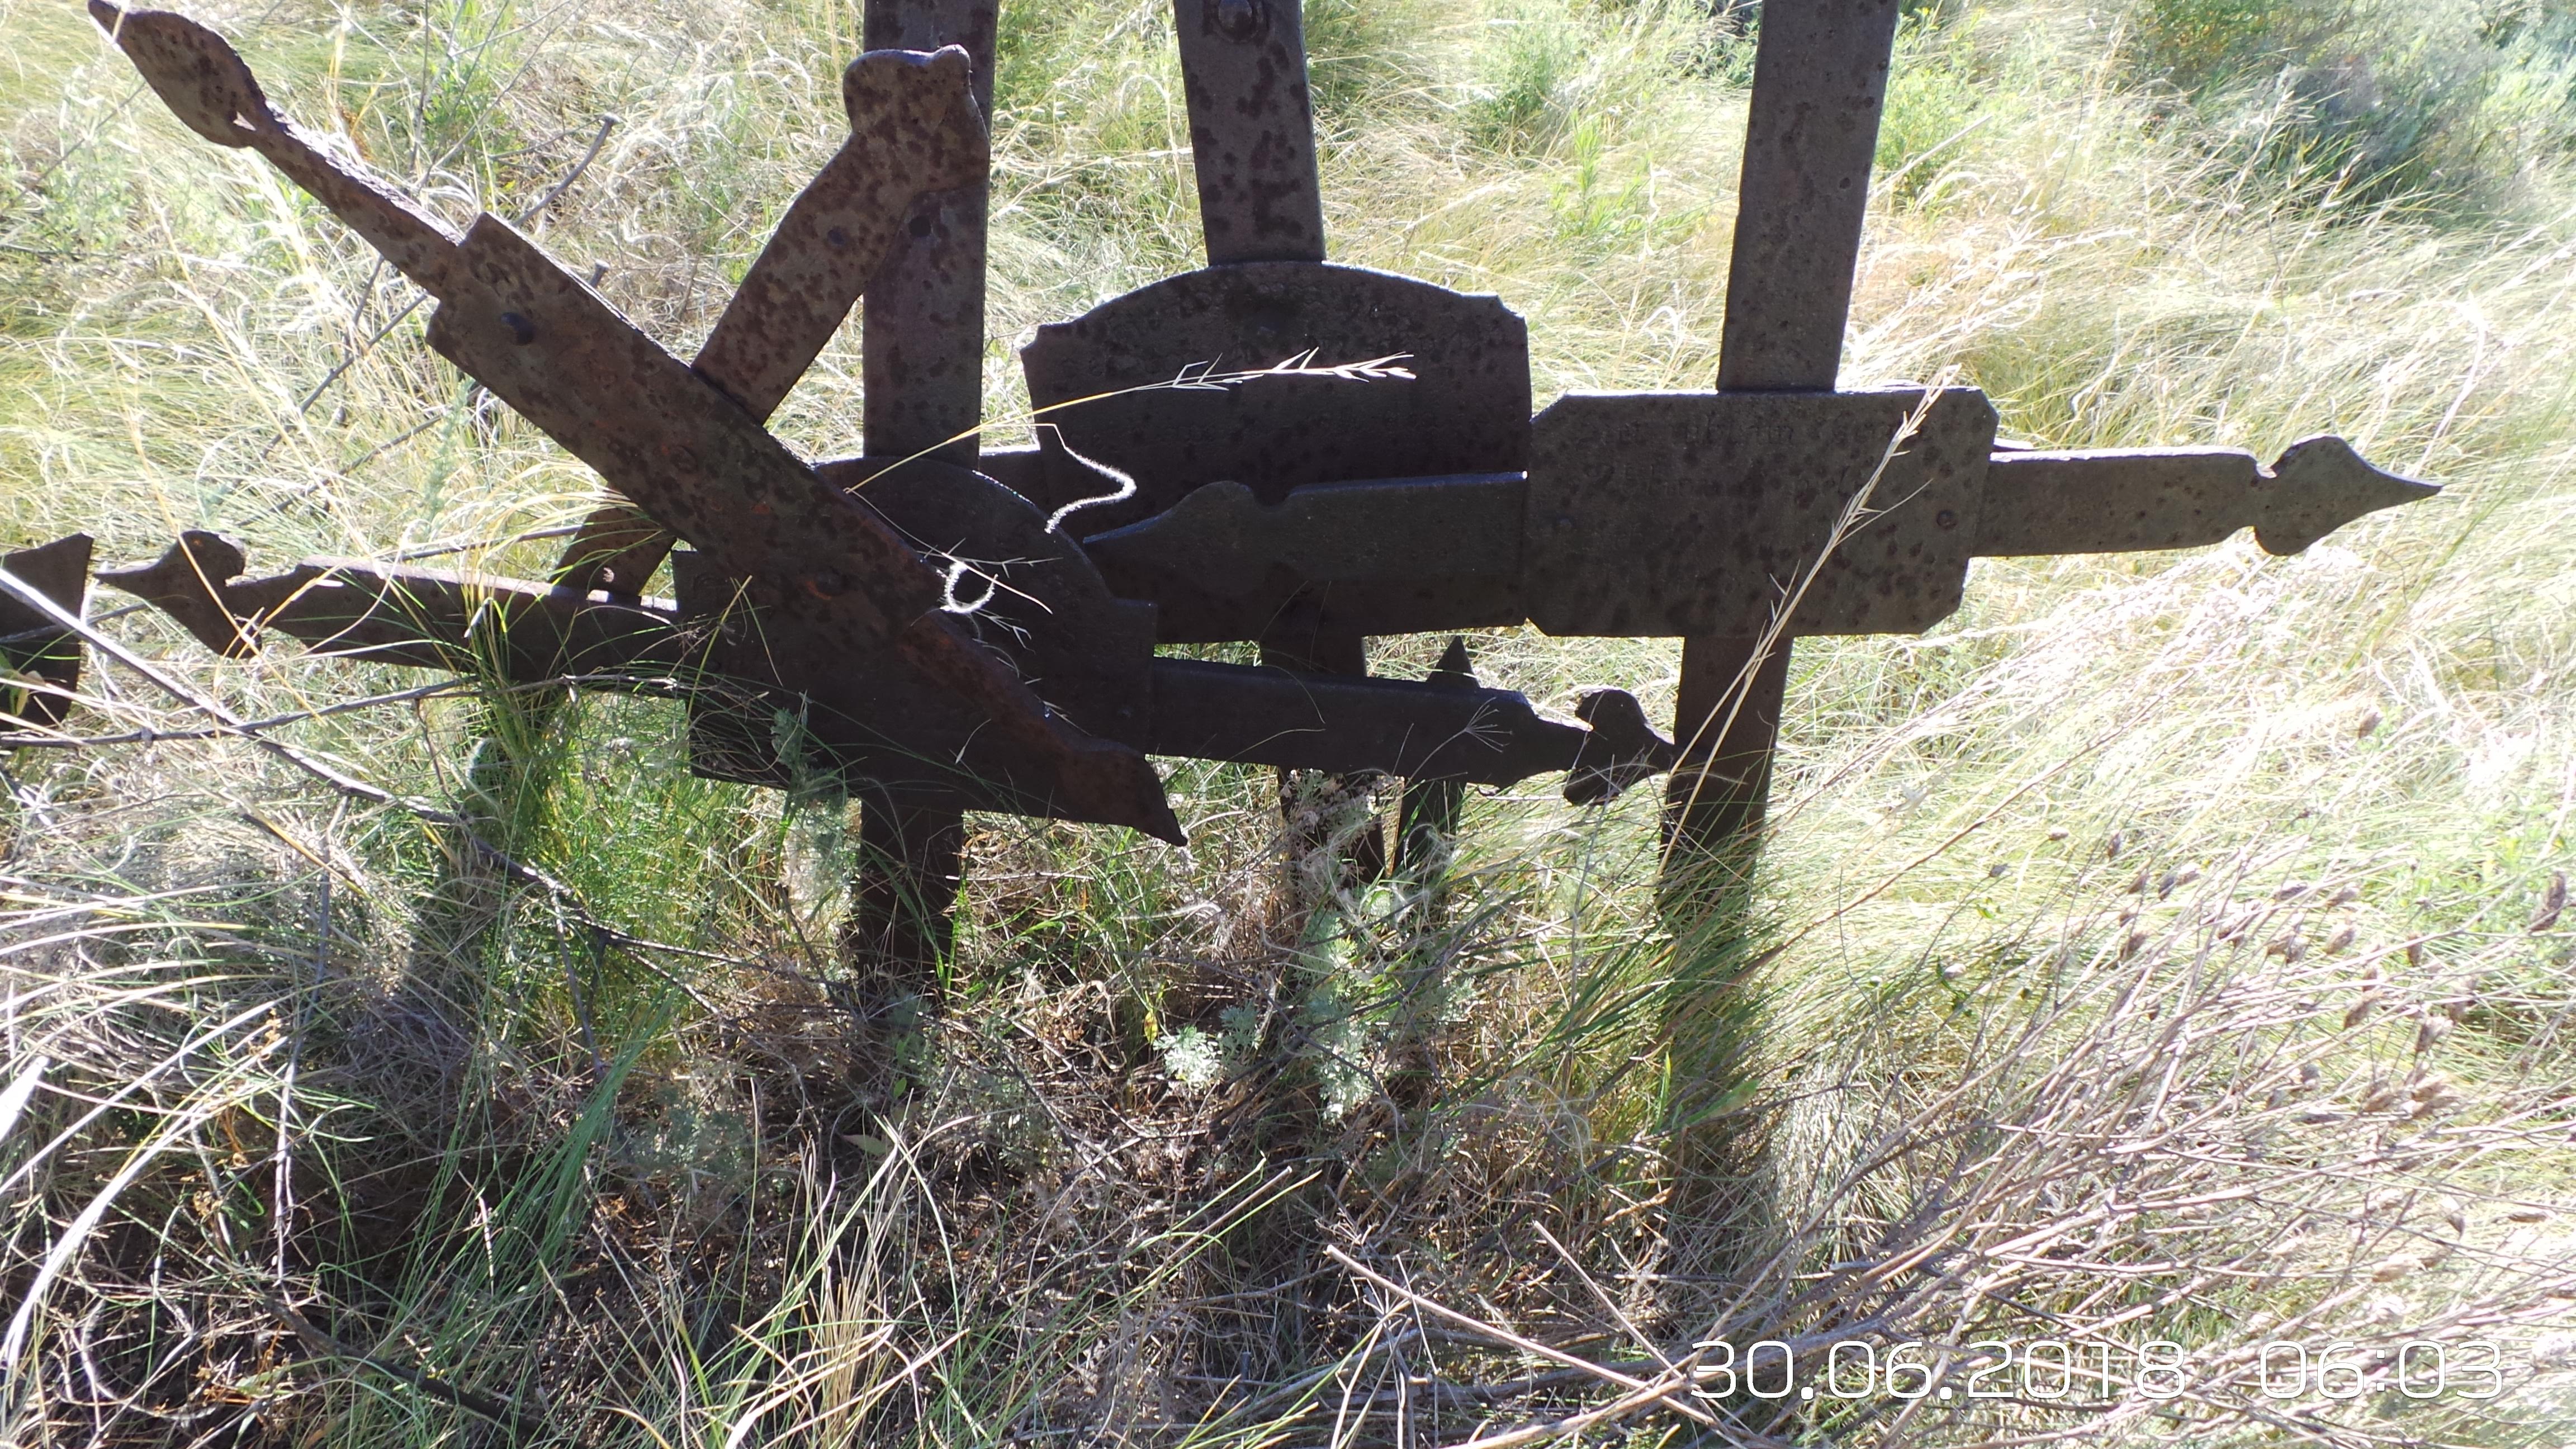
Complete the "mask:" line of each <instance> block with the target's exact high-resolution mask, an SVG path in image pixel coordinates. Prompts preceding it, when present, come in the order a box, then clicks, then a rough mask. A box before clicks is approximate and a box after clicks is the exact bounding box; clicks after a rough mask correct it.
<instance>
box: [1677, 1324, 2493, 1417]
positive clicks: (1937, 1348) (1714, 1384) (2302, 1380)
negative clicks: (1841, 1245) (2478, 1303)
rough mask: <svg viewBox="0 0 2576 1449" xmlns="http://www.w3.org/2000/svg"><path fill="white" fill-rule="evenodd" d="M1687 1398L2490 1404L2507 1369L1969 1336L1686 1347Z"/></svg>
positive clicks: (2335, 1351)
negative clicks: (2244, 1397)
mask: <svg viewBox="0 0 2576 1449" xmlns="http://www.w3.org/2000/svg"><path fill="white" fill-rule="evenodd" d="M1693 1347H1694V1349H1695V1354H1694V1356H1695V1358H1696V1359H1697V1363H1696V1365H1695V1366H1694V1373H1693V1377H1694V1378H1695V1380H1696V1385H1695V1389H1696V1392H1697V1393H1699V1394H1701V1395H1702V1396H1705V1397H1709V1398H1721V1399H1723V1398H1733V1397H1735V1396H1736V1395H1738V1394H1743V1395H1749V1396H1751V1397H1753V1398H1757V1399H1795V1400H1799V1401H1802V1402H1816V1401H1819V1400H1832V1399H1843V1400H1855V1399H1875V1398H1897V1399H1924V1398H1929V1399H1933V1400H1936V1401H1941V1402H1954V1403H1955V1402H1968V1401H1975V1400H1981V1399H1982V1400H2005V1401H2012V1402H2018V1403H2024V1404H2063V1405H2066V1406H2067V1407H2070V1408H2071V1407H2075V1406H2077V1405H2079V1404H2085V1403H2094V1404H2099V1403H2104V1402H2113V1401H2118V1400H2122V1399H2165V1400H2173V1399H2189V1398H2196V1397H2201V1396H2204V1395H2207V1394H2210V1393H2213V1392H2215V1393H2228V1394H2238V1395H2241V1394H2248V1393H2250V1394H2253V1395H2258V1396H2260V1397H2263V1398H2267V1399H2274V1400H2279V1401H2284V1402H2292V1401H2314V1400H2316V1399H2328V1400H2342V1399H2357V1398H2361V1397H2364V1396H2366V1395H2378V1394H2392V1393H2393V1394H2398V1395H2403V1396H2404V1397H2406V1398H2410V1399H2442V1398H2452V1399H2493V1398H2497V1397H2499V1396H2501V1395H2502V1394H2503V1393H2504V1391H2505V1387H2506V1382H2507V1378H2508V1375H2509V1372H2510V1370H2511V1369H2512V1367H2513V1365H2511V1364H2510V1363H2509V1362H2508V1356H2507V1354H2506V1351H2505V1349H2504V1347H2503V1345H2502V1344H2500V1343H2498V1342H2495V1341H2493V1340H2488V1339H2467V1340H2456V1339H2446V1340H2437V1339H2429V1338H2427V1339H2412V1340H2398V1341H2394V1342H2390V1341H2381V1342H2376V1343H2370V1344H2353V1343H2342V1342H2305V1341H2301V1340H2296V1339H2278V1340H2272V1341H2267V1342H2261V1343H2253V1344H2235V1345H2230V1346H2229V1347H2228V1348H2227V1349H2226V1350H2225V1351H2224V1352H2223V1353H2212V1354H2199V1355H2196V1354H2194V1353H2193V1352H2192V1350H2190V1349H2189V1348H2186V1347H2185V1346H2184V1345H2182V1344H2180V1343H2176V1342H2174V1341H2172V1340H2170V1339H2150V1340H2147V1341H2145V1342H2142V1343H2135V1344H2121V1343H2110V1342H2104V1341H2099V1340H2090V1339H2087V1340H2077V1339H2064V1338H2031V1339H2019V1340H2007V1339H2000V1338H1989V1339H1978V1340H1975V1341H1972V1342H1967V1343H1958V1344H1937V1343H1926V1342H1909V1343H1898V1344H1894V1345H1884V1344H1880V1343H1875V1342H1872V1341H1869V1340H1866V1339H1860V1338H1852V1339H1845V1340H1843V1341H1841V1342H1839V1343H1835V1344H1832V1345H1830V1346H1827V1347H1824V1348H1822V1349H1821V1350H1819V1349H1817V1348H1816V1347H1815V1346H1813V1344H1812V1342H1811V1343H1809V1344H1802V1345H1796V1346H1793V1345H1791V1344H1788V1343H1785V1342H1782V1341H1780V1340H1778V1339H1761V1340H1757V1341H1755V1342H1752V1343H1747V1344H1742V1345H1738V1344H1734V1343H1730V1342H1728V1341H1727V1340H1725V1339H1708V1340H1705V1341H1703V1342H1701V1343H1698V1344H1696V1345H1694V1346H1693Z"/></svg>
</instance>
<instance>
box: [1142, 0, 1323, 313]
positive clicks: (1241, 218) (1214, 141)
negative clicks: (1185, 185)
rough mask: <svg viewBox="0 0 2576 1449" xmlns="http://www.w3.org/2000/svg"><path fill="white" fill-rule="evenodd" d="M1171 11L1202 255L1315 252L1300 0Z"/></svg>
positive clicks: (1299, 256) (1309, 258)
mask: <svg viewBox="0 0 2576 1449" xmlns="http://www.w3.org/2000/svg"><path fill="white" fill-rule="evenodd" d="M1172 20H1173V28H1174V29H1175V30H1176V31H1178V32H1179V36H1180V42H1181V87H1182V90H1183V92H1184V94H1185V95H1186V96H1187V98H1188V102H1189V111H1190V152H1191V155H1192V157H1193V158H1194V160H1195V161H1196V163H1197V165H1196V170H1197V174H1198V190H1199V229H1200V231H1201V232H1202V233H1203V234H1204V235H1205V236H1206V238H1207V257H1208V261H1209V263H1210V264H1211V265H1223V264H1225V263H1229V262H1320V261H1322V260H1323V259H1324V194H1323V185H1322V183H1321V182H1320V181H1319V180H1318V179H1317V177H1316V172H1315V107H1314V98H1313V96H1312V94H1311V93H1310V92H1309V91H1308V89H1307V85H1306V32H1305V21H1304V16H1303V15H1302V14H1301V13H1300V10H1299V0H1175V4H1174V6H1173V15H1172Z"/></svg>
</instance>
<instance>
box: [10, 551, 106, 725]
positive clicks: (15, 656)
mask: <svg viewBox="0 0 2576 1449" xmlns="http://www.w3.org/2000/svg"><path fill="white" fill-rule="evenodd" d="M89 555H90V538H89V535H88V534H85V533H75V534H72V535H70V536H69V537H66V538H58V539H55V540H54V541H53V542H51V543H47V544H40V545H38V546H36V547H34V548H22V549H14V550H12V551H10V552H9V553H7V554H0V568H6V569H7V570H8V571H9V573H10V574H11V575H13V576H14V577H16V578H17V579H18V581H19V582H21V583H23V584H25V585H27V586H28V587H29V588H32V589H34V590H35V591H36V592H37V593H40V594H42V595H44V596H45V597H46V598H48V599H51V600H53V601H54V603H56V604H57V605H59V606H61V608H62V610H63V612H64V613H66V614H69V615H71V616H72V617H74V618H79V617H80V616H81V602H82V599H83V598H84V596H86V595H87V594H88V592H89ZM80 670H81V647H80V639H79V638H78V636H76V635H74V634H72V633H71V632H70V631H68V630H65V629H62V628H59V627H57V626H56V624H55V622H54V621H53V620H51V619H48V618H46V617H45V616H44V615H43V614H41V613H39V612H37V611H36V609H35V608H34V607H33V606H32V605H29V604H25V603H21V602H20V601H19V600H18V599H16V598H15V597H13V596H11V595H9V594H6V593H0V676H7V675H16V676H18V677H19V678H21V679H25V680H29V681H31V682H34V683H41V684H43V685H44V686H46V687H45V688H42V689H37V688H29V687H26V686H24V685H13V684H11V683H9V682H8V680H7V679H6V678H5V677H0V716H5V717H0V728H5V729H17V728H20V727H23V726H27V725H33V726H35V727H37V728H39V729H51V728H52V727H54V726H55V725H58V724H60V723H62V720H63V713H64V711H66V710H68V709H70V708H71V699H70V697H69V696H70V695H71V693H72V691H73V690H75V689H78V688H79V687H80ZM57 691H59V692H57Z"/></svg>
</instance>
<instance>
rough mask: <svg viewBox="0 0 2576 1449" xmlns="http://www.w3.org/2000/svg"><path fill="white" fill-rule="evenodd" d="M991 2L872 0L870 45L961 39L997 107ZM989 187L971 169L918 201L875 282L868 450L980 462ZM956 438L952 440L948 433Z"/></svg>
mask: <svg viewBox="0 0 2576 1449" xmlns="http://www.w3.org/2000/svg"><path fill="white" fill-rule="evenodd" d="M997 22H998V15H997V11H996V7H995V6H994V4H993V0H868V4H867V11H866V20H865V29H866V44H867V48H868V49H870V50H936V49H940V48H942V47H946V46H959V47H962V48H964V50H965V52H966V54H967V56H968V58H969V64H970V65H971V66H972V67H973V79H974V87H975V105H976V107H977V108H978V109H979V110H981V111H983V112H984V113H985V114H987V115H990V114H991V113H992V109H993V37H994V29H995V26H996V24H997ZM990 189H991V188H990V186H989V184H988V182H987V179H986V175H985V173H984V172H983V171H982V170H981V169H979V170H978V171H977V174H976V175H975V177H974V178H973V179H972V180H971V181H968V182H966V183H964V184H962V185H959V186H956V187H952V188H950V189H948V190H944V191H937V192H933V193H931V194H929V195H927V196H924V197H922V198H921V199H920V200H918V201H916V202H915V203H913V209H912V215H911V218H910V220H909V221H908V223H907V225H906V228H905V231H906V237H905V239H904V240H903V241H901V242H899V243H898V244H897V247H896V250H895V251H894V253H893V255H891V256H890V257H888V258H887V259H886V262H885V265H884V266H883V267H881V268H880V269H879V270H878V272H877V274H876V276H875V277H874V278H873V279H872V280H870V281H869V283H868V302H867V307H866V309H865V311H864V312H863V313H862V314H861V323H862V326H861V332H860V343H859V348H860V353H861V359H862V367H863V369H864V378H863V380H864V382H865V386H866V391H865V392H864V393H863V394H862V396H861V399H860V415H861V426H862V428H863V430H864V431H865V434H866V436H867V443H868V452H869V453H870V454H871V455H873V456H876V457H880V458H902V457H908V456H911V455H912V454H915V453H919V452H923V451H925V450H936V453H937V456H939V457H940V458H942V459H943V460H945V461H948V462H953V463H957V464H961V465H963V466H965V467H969V468H971V467H973V466H975V456H976V453H977V447H976V439H975V438H973V437H972V436H965V437H961V436H960V435H961V434H971V433H972V432H973V430H974V429H975V428H976V427H978V426H979V425H980V424H981V423H982V422H983V409H984V249H985V240H984V232H985V220H986V215H985V214H986V211H987V209H988V202H989V193H990ZM952 440H953V441H952Z"/></svg>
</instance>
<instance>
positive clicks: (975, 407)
mask: <svg viewBox="0 0 2576 1449" xmlns="http://www.w3.org/2000/svg"><path fill="white" fill-rule="evenodd" d="M863 24H864V27H865V36H864V44H865V45H866V47H867V48H868V49H870V50H936V49H938V48H940V47H941V46H944V45H960V46H964V47H965V48H966V53H967V55H968V56H969V57H970V58H971V59H972V60H973V62H974V67H975V70H974V87H975V104H976V105H977V106H979V107H981V108H982V109H983V111H984V113H985V115H986V116H988V117H989V116H990V115H991V114H992V111H993V37H994V30H995V24H996V11H995V6H994V4H993V0H867V10H866V15H865V19H864V22H863ZM989 195H990V188H989V187H988V186H987V185H986V184H984V183H982V182H978V183H977V184H975V185H973V186H964V187H959V188H958V189H956V190H954V191H947V192H936V193H933V194H931V195H928V196H924V197H923V198H922V199H921V200H920V201H919V202H918V203H916V204H915V206H914V208H913V214H912V220H911V222H910V223H909V227H908V231H909V236H908V238H907V240H906V241H905V242H903V243H902V244H901V245H900V246H899V247H898V248H897V249H896V251H895V253H894V255H893V256H891V257H889V258H887V260H886V264H885V266H884V268H883V269H882V270H880V271H879V272H878V273H877V275H876V276H875V277H874V278H872V279H870V281H869V282H868V287H867V294H866V299H865V300H864V301H863V302H861V303H860V309H861V310H860V313H859V318H860V330H859V352H860V362H861V367H862V369H863V373H862V381H863V384H864V391H863V392H862V393H861V396H860V418H861V426H862V427H863V428H864V430H865V437H866V445H867V453H868V456H870V457H872V458H883V459H887V460H889V461H890V460H893V459H896V458H905V457H910V456H912V455H914V454H916V453H929V454H931V455H933V456H935V457H938V458H940V459H942V460H944V461H947V462H951V463H957V464H961V465H963V466H965V467H970V468H971V467H973V466H974V465H975V461H976V457H977V455H978V454H979V453H980V451H981V443H980V439H978V438H977V437H976V436H975V434H974V430H975V429H976V428H977V427H978V426H979V425H981V423H982V422H983V417H984V229H985V220H986V210H987V204H988V200H989ZM961 435H962V436H961ZM965 835H966V817H965V813H964V812H963V811H962V810H960V809H957V808H954V807H950V806H946V805H940V804H925V803H923V802H920V801H917V800H904V801H898V800H895V799H892V798H890V797H888V796H885V795H883V794H874V793H871V794H865V795H863V796H862V797H861V798H860V800H859V859H858V863H857V866H856V870H855V874H854V877H853V879H852V881H851V888H850V918H849V922H848V924H847V925H845V926H844V927H843V928H842V932H841V945H842V951H843V954H844V955H845V956H846V957H847V958H848V960H849V962H850V964H851V966H852V968H853V969H854V970H855V971H856V972H857V973H858V975H859V976H860V978H861V979H862V980H863V981H869V982H871V984H872V985H873V986H875V987H876V988H877V989H878V991H879V992H881V993H882V994H883V995H885V996H887V997H889V998H901V997H904V996H907V995H910V996H918V995H926V994H927V993H928V992H929V991H930V990H931V989H932V987H933V986H934V985H935V983H936V979H937V973H938V969H939V963H940V962H941V961H942V960H944V959H945V958H946V957H947V955H948V951H949V948H950V946H951V945H952V944H953V943H954V941H955V939H956V919H955V912H956V906H957V887H958V884H959V880H960V874H959V863H958V855H959V850H960V848H961V847H962V846H963V844H964V841H965ZM890 1004H891V1003H890Z"/></svg>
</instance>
